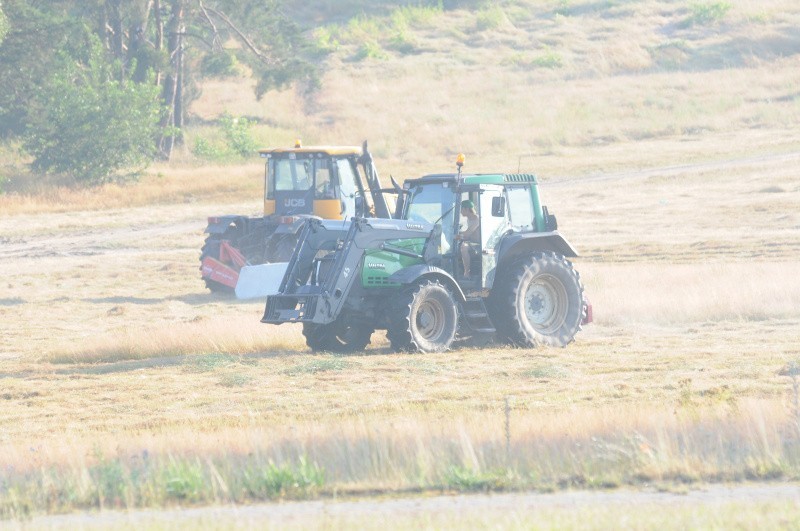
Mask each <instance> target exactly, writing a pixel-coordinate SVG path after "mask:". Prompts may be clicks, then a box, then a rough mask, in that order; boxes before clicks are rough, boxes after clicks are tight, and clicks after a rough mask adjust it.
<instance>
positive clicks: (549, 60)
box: [508, 48, 564, 69]
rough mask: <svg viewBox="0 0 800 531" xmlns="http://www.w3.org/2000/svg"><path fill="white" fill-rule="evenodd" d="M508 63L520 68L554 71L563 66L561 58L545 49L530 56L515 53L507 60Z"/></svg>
mask: <svg viewBox="0 0 800 531" xmlns="http://www.w3.org/2000/svg"><path fill="white" fill-rule="evenodd" d="M508 62H509V63H511V64H513V65H516V66H518V67H521V68H549V69H556V68H561V67H563V66H564V61H563V59H562V58H561V56H560V55H559V54H558V53H556V52H554V51H553V50H550V49H549V48H546V49H545V50H544V52H543V53H541V54H539V55H536V56H531V55H529V54H527V53H522V52H521V53H516V54H514V55H513V56H511V58H510V59H509V60H508Z"/></svg>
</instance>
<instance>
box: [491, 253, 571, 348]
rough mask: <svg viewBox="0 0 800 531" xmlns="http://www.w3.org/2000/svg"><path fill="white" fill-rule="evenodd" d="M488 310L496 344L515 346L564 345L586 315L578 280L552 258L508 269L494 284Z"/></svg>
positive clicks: (523, 262) (565, 263)
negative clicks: (495, 335) (495, 330)
mask: <svg viewBox="0 0 800 531" xmlns="http://www.w3.org/2000/svg"><path fill="white" fill-rule="evenodd" d="M488 306H489V316H490V317H491V319H492V322H493V323H494V325H495V328H496V329H497V337H498V339H499V340H500V341H503V342H507V343H511V344H513V345H517V346H521V347H536V346H540V345H546V346H551V347H565V346H567V345H568V344H570V343H571V342H572V341H573V340H574V339H575V334H577V333H578V331H579V330H580V329H581V323H582V321H583V318H584V316H585V313H586V308H585V304H584V301H583V285H582V284H581V279H580V275H579V274H578V272H577V271H575V269H574V268H573V267H572V263H571V262H570V261H569V260H567V259H566V258H564V257H563V256H561V255H557V254H554V253H536V254H532V255H530V256H528V257H526V258H525V259H522V260H519V261H517V262H515V263H514V264H512V265H511V266H510V267H509V268H508V269H506V270H505V271H504V272H503V276H502V277H501V278H500V279H498V282H497V284H495V287H494V289H493V290H492V293H491V296H490V297H489V305H488Z"/></svg>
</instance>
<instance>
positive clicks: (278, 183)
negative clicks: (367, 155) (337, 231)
mask: <svg viewBox="0 0 800 531" xmlns="http://www.w3.org/2000/svg"><path fill="white" fill-rule="evenodd" d="M364 152H365V150H363V149H362V148H361V147H357V146H353V147H349V146H343V147H342V146H336V147H330V146H319V147H303V146H302V145H301V144H300V143H299V142H297V143H296V145H295V147H294V148H288V149H287V148H278V149H265V150H261V151H260V154H261V157H262V158H265V159H267V160H266V165H265V172H264V216H271V215H277V216H284V217H291V216H299V215H314V216H319V217H321V218H323V219H350V218H351V217H353V216H359V217H364V216H367V215H368V214H369V213H370V210H376V209H377V210H379V209H380V208H381V207H382V206H383V205H370V204H369V202H368V201H367V199H366V198H367V197H370V196H371V195H372V194H371V189H370V188H369V187H368V186H365V184H364V183H365V179H364V178H362V171H363V173H365V174H369V172H370V171H374V168H367V167H366V165H365V164H364V162H365V161H364ZM360 165H361V166H362V167H361V168H360V167H359V166H360ZM366 177H367V180H369V175H366ZM373 200H374V198H373ZM386 211H387V212H385V213H384V216H385V217H388V209H386Z"/></svg>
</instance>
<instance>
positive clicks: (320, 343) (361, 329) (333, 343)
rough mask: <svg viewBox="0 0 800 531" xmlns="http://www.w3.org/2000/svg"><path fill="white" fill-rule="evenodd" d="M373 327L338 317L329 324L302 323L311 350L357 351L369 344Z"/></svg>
mask: <svg viewBox="0 0 800 531" xmlns="http://www.w3.org/2000/svg"><path fill="white" fill-rule="evenodd" d="M374 331H375V329H374V328H373V327H372V326H370V325H365V324H363V323H357V322H354V321H353V320H351V319H347V318H342V317H340V318H339V319H337V320H336V321H334V322H332V323H329V324H315V323H303V335H304V336H305V338H306V345H308V347H309V348H310V349H311V350H313V351H315V352H316V351H328V352H359V351H362V350H364V349H365V348H366V347H367V345H369V341H370V338H371V337H372V333H373V332H374Z"/></svg>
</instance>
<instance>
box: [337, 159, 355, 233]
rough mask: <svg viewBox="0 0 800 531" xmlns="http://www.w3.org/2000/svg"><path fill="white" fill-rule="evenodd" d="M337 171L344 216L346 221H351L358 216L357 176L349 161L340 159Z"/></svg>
mask: <svg viewBox="0 0 800 531" xmlns="http://www.w3.org/2000/svg"><path fill="white" fill-rule="evenodd" d="M336 170H337V173H338V174H339V188H340V189H341V191H342V195H341V198H342V214H343V216H344V219H349V218H350V217H351V216H355V215H356V199H355V198H356V195H357V194H358V188H357V186H356V174H355V171H354V170H353V166H352V164H351V163H350V160H349V159H338V160H337V161H336Z"/></svg>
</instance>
